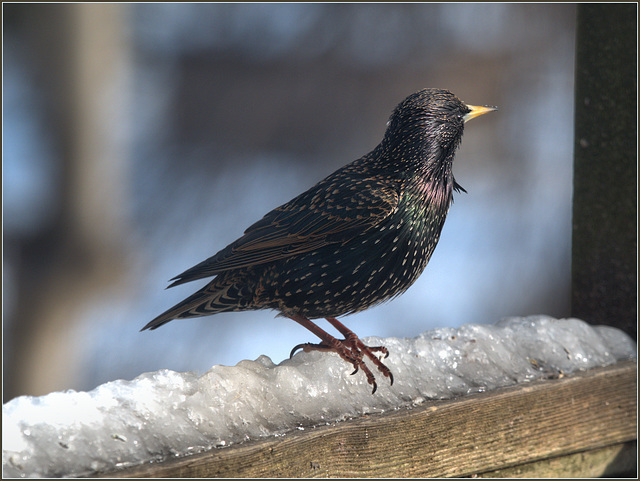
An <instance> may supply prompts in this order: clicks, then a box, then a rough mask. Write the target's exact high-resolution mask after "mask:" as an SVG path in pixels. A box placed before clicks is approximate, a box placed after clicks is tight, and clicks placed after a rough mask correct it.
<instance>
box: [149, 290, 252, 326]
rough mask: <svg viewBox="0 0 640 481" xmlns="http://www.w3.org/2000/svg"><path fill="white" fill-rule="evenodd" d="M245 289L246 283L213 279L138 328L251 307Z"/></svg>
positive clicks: (250, 297)
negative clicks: (239, 284)
mask: <svg viewBox="0 0 640 481" xmlns="http://www.w3.org/2000/svg"><path fill="white" fill-rule="evenodd" d="M245 289H246V285H245V288H244V289H243V288H242V287H240V286H238V284H235V283H233V284H225V283H223V282H220V281H218V279H214V280H213V281H211V282H210V283H209V284H207V285H206V286H205V287H203V288H202V289H200V290H199V291H198V292H195V293H194V294H192V295H190V296H189V297H187V298H186V299H185V300H183V301H182V302H179V303H178V304H176V305H175V306H173V307H172V308H170V309H168V310H167V311H165V312H163V313H162V314H160V315H159V316H158V317H156V318H155V319H153V320H152V321H151V322H149V323H148V324H147V325H146V326H144V327H143V328H142V329H140V330H141V331H144V330H146V329H149V330H154V329H157V328H158V327H160V326H162V325H164V324H166V323H167V322H169V321H172V320H173V319H184V318H187V317H202V316H211V315H213V314H218V313H220V312H230V311H243V310H247V309H251V308H252V307H251V300H252V298H253V296H250V295H247V294H248V293H247V292H243V291H245ZM254 309H255V307H254Z"/></svg>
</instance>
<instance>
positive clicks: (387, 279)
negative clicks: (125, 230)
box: [143, 89, 494, 391]
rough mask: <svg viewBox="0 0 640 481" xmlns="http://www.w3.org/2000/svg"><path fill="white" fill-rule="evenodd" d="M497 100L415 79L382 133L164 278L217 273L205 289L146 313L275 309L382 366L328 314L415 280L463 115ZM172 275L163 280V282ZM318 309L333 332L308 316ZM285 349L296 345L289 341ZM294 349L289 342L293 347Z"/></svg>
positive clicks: (442, 213) (330, 344) (447, 188)
mask: <svg viewBox="0 0 640 481" xmlns="http://www.w3.org/2000/svg"><path fill="white" fill-rule="evenodd" d="M491 110H494V109H493V108H488V107H472V106H467V105H465V104H464V103H462V102H461V101H460V100H459V99H457V98H456V97H455V96H454V95H453V94H451V93H450V92H448V91H445V90H437V89H424V90H421V91H419V92H416V93H414V94H412V95H410V96H409V97H407V98H406V99H405V100H404V101H402V102H401V103H400V104H399V105H398V106H397V107H396V109H395V110H394V112H393V113H392V115H391V117H390V120H389V123H388V126H387V130H386V132H385V135H384V138H383V140H382V142H381V143H380V144H379V145H378V146H377V147H376V148H375V149H374V150H373V151H372V152H370V153H369V154H367V155H365V156H363V157H362V158H360V159H358V160H356V161H354V162H352V163H350V164H348V165H346V166H345V167H343V168H341V169H339V170H337V171H336V172H334V173H333V174H331V175H329V176H328V177H327V178H325V179H324V180H322V181H320V182H319V183H317V184H316V185H315V186H313V187H312V188H311V189H309V190H308V191H306V192H304V193H302V194H300V195H299V196H297V197H296V198H294V199H293V200H291V201H289V202H287V203H286V204H283V205H282V206H280V207H277V208H276V209H274V210H272V211H271V212H269V213H268V214H266V215H265V216H264V217H263V218H262V219H261V220H260V221H258V222H256V223H255V224H253V225H252V226H251V227H249V228H248V229H247V230H246V231H245V233H244V235H243V236H242V237H241V238H239V239H238V240H236V241H235V242H233V243H232V244H230V245H229V246H227V247H225V248H224V249H222V250H221V251H220V252H218V253H217V254H215V255H214V256H213V257H210V258H209V259H207V260H205V261H203V262H201V263H200V264H198V265H196V266H194V267H192V268H191V269H188V270H187V271H185V272H183V273H182V274H180V275H178V276H177V277H175V278H174V279H172V280H174V281H175V282H174V283H173V284H171V286H175V285H179V284H183V283H185V282H189V281H193V280H196V279H201V278H205V277H211V276H215V278H214V279H213V280H212V281H211V282H210V283H209V284H207V285H206V286H205V287H204V288H202V289H201V290H199V291H198V292H196V293H195V294H193V295H192V296H190V297H188V298H187V299H185V300H184V301H182V302H181V303H179V304H177V305H176V306H174V307H172V308H171V309H169V310H168V311H166V312H164V313H163V314H161V315H160V316H158V317H156V318H155V319H154V320H152V321H151V322H149V323H148V324H147V325H146V326H145V327H144V328H143V329H155V328H157V327H159V326H161V325H163V324H165V323H167V322H169V321H171V320H172V319H178V318H186V317H195V316H206V315H211V314H216V313H219V312H228V311H245V310H256V309H274V310H276V311H278V312H280V313H281V314H282V315H284V316H287V317H290V318H292V319H293V320H295V321H297V322H299V323H300V324H302V325H303V326H305V327H307V328H308V329H310V330H311V331H312V332H314V333H315V334H316V335H318V336H319V337H320V338H321V339H322V343H321V344H317V345H316V344H305V345H301V346H296V348H298V347H303V348H304V349H305V350H311V349H320V350H331V351H336V352H338V354H340V355H341V356H342V357H343V359H345V360H346V361H348V362H350V363H351V364H352V365H353V366H354V367H355V368H356V369H355V371H354V372H356V371H357V370H358V369H359V368H360V369H362V370H363V371H364V372H365V374H366V375H367V379H368V381H369V382H370V383H371V384H372V385H373V387H374V389H373V390H374V391H375V388H376V384H375V380H374V377H373V374H371V372H370V371H369V369H368V368H367V366H366V365H365V364H364V362H363V355H366V356H368V357H369V358H370V359H371V360H372V361H373V362H374V363H375V364H376V366H377V367H378V369H379V370H380V371H381V372H382V373H383V374H384V375H385V376H387V377H390V378H391V380H392V382H393V377H392V376H391V373H390V372H389V370H388V369H387V368H386V367H385V366H384V365H383V364H382V363H381V362H380V361H379V360H378V358H377V357H376V356H375V355H373V354H372V352H371V351H382V352H383V354H387V355H388V353H387V351H386V349H385V348H369V347H367V346H365V345H364V344H362V342H361V341H360V340H359V339H357V337H356V336H355V334H353V333H352V332H351V331H349V330H348V329H347V328H346V327H344V326H343V325H342V324H341V323H340V322H339V321H337V320H336V319H335V318H336V317H338V316H342V315H345V314H350V313H354V312H358V311H362V310H364V309H367V308H369V307H371V306H373V305H375V304H378V303H380V302H384V301H386V300H389V299H391V298H393V297H395V296H397V295H399V294H402V293H403V292H404V291H405V290H407V289H408V288H409V286H411V284H413V282H414V281H415V280H416V279H417V278H418V276H419V275H420V274H421V273H422V271H423V270H424V268H425V267H426V265H427V262H428V261H429V258H430V257H431V254H432V253H433V250H434V249H435V247H436V244H437V242H438V239H439V237H440V232H441V230H442V226H443V225H444V221H445V218H446V215H447V212H448V210H449V206H450V204H451V201H452V199H453V191H454V190H462V188H461V187H460V186H459V185H458V184H457V183H456V182H455V180H454V177H453V173H452V163H453V158H454V154H455V151H456V149H457V147H458V146H459V144H460V141H461V139H462V133H463V129H464V123H465V122H466V121H467V120H469V119H470V118H473V117H475V116H478V115H481V114H483V113H486V112H489V111H491ZM171 286H170V287H171ZM321 317H324V318H326V319H327V320H328V321H329V322H330V323H331V324H332V325H334V327H336V328H337V329H338V330H340V332H341V333H342V334H343V335H344V336H345V339H344V340H337V339H335V338H333V337H332V336H330V335H329V334H327V333H326V332H324V331H323V330H321V329H320V328H319V327H317V326H316V325H315V324H314V323H312V322H311V321H310V319H317V318H321ZM296 348H294V351H295V349H296ZM292 353H293V352H292Z"/></svg>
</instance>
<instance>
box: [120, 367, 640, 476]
mask: <svg viewBox="0 0 640 481" xmlns="http://www.w3.org/2000/svg"><path fill="white" fill-rule="evenodd" d="M636 374H637V368H636V362H635V361H626V362H621V363H618V364H616V365H613V366H609V367H605V368H598V369H593V370H589V371H585V372H580V373H577V374H574V375H572V376H570V377H565V378H562V379H550V380H543V381H536V382H533V383H530V384H520V385H518V386H513V387H508V388H503V389H499V390H496V391H492V392H489V393H482V394H476V395H470V396H465V397H463V398H459V399H454V400H447V401H430V402H427V403H425V404H423V405H421V406H419V407H416V408H413V409H402V410H398V411H394V412H389V413H383V414H375V415H370V416H365V417H363V418H360V419H356V420H351V421H345V422H341V423H337V424H335V425H333V426H322V427H318V428H315V429H308V430H306V431H303V432H296V433H292V434H290V435H287V436H284V437H279V438H270V439H266V440H259V441H253V442H247V443H243V444H238V445H235V446H231V447H228V448H222V449H213V450H211V451H208V452H205V453H200V454H196V455H191V456H187V457H184V458H179V459H171V460H167V461H164V462H161V463H153V464H151V463H149V464H145V465H141V466H137V467H133V468H128V469H125V470H122V471H117V472H112V473H108V476H110V477H112V476H119V477H461V476H471V475H478V474H481V473H484V472H489V471H496V470H502V469H505V468H509V467H512V466H517V465H523V464H527V463H532V462H535V461H539V460H543V459H548V458H553V457H558V456H563V455H568V454H572V453H578V452H581V451H590V450H598V449H601V448H605V447H607V446H613V445H616V444H621V443H625V442H628V441H633V440H635V439H636V423H637V416H636V410H637V381H636V379H637V375H636Z"/></svg>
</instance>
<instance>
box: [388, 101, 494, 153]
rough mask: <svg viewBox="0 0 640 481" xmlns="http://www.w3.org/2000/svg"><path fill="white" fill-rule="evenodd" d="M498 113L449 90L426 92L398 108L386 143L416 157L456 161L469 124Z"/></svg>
mask: <svg viewBox="0 0 640 481" xmlns="http://www.w3.org/2000/svg"><path fill="white" fill-rule="evenodd" d="M494 110H496V108H495V107H476V106H473V105H467V104H465V103H464V102H462V101H461V100H460V99H458V98H457V97H456V96H455V95H453V94H452V93H451V92H449V91H448V90H440V89H423V90H420V91H419V92H416V93H414V94H412V95H409V96H408V97H407V98H406V99H404V100H403V101H402V102H400V104H399V105H398V106H397V107H396V108H395V110H394V111H393V113H392V114H391V117H390V118H389V122H388V124H387V131H386V133H385V141H386V142H387V144H388V145H389V147H391V148H392V149H396V148H397V149H398V151H402V152H412V153H413V154H414V155H415V156H416V157H422V156H423V155H426V156H427V160H429V159H430V160H444V159H449V160H452V159H453V154H454V152H455V150H456V148H457V147H458V145H459V144H460V141H461V139H462V133H463V131H464V124H465V122H467V121H469V120H471V119H472V118H474V117H477V116H479V115H482V114H485V113H488V112H492V111H494ZM412 160H420V159H418V158H416V159H412ZM422 160H423V161H424V160H425V159H422Z"/></svg>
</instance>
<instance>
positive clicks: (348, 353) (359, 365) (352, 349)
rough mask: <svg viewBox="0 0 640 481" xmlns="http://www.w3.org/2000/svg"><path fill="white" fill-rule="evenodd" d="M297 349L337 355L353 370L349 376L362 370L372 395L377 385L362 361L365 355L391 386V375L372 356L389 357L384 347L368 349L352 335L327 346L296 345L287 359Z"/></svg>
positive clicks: (378, 360) (321, 344) (322, 344)
mask: <svg viewBox="0 0 640 481" xmlns="http://www.w3.org/2000/svg"><path fill="white" fill-rule="evenodd" d="M298 349H302V351H303V352H311V351H321V352H335V353H337V354H338V355H339V356H340V357H341V358H342V359H343V360H345V361H346V362H348V363H349V364H351V365H352V366H353V367H354V368H355V369H354V371H353V372H352V373H351V375H354V374H355V373H357V372H358V371H359V370H360V369H362V372H363V373H364V374H365V376H366V377H367V382H368V383H369V384H371V386H372V387H373V390H372V391H371V394H373V393H375V392H376V390H377V389H378V385H377V383H376V379H375V376H374V375H373V373H372V372H371V370H370V369H369V368H368V367H367V365H366V364H365V362H364V360H363V355H366V356H367V357H368V358H370V359H371V360H372V361H373V363H374V364H375V365H376V367H377V368H378V370H379V371H380V372H382V374H384V376H386V377H388V378H390V380H391V384H393V374H392V373H391V371H390V370H389V368H388V367H387V366H385V365H384V364H382V362H381V361H380V359H379V358H378V356H376V355H375V354H374V352H381V353H382V354H383V358H386V357H388V356H389V351H388V350H387V348H386V347H384V346H374V347H369V346H367V345H365V344H364V343H363V342H362V341H361V340H360V339H358V337H357V336H356V335H355V334H353V333H351V334H350V335H347V337H346V338H345V339H335V338H332V339H331V341H330V343H328V344H325V343H320V344H312V343H304V344H298V345H297V346H295V347H294V348H293V349H292V350H291V354H290V355H289V357H293V355H294V354H295V352H296V351H297V350H298Z"/></svg>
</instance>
